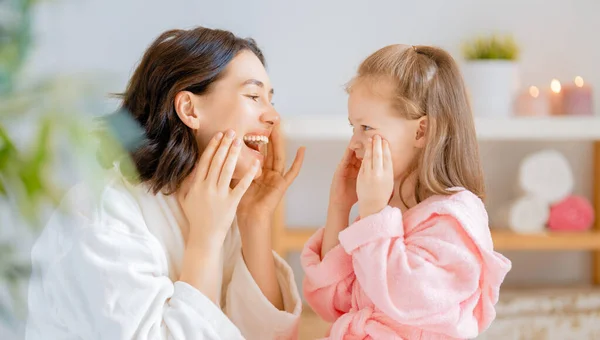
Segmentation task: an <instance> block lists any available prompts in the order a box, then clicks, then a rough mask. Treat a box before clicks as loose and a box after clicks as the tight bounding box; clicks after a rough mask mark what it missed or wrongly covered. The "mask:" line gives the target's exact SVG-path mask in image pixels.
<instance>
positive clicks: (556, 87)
mask: <svg viewBox="0 0 600 340" xmlns="http://www.w3.org/2000/svg"><path fill="white" fill-rule="evenodd" d="M550 88H551V89H552V92H554V93H560V90H561V86H560V81H558V79H552V82H551V83H550Z"/></svg>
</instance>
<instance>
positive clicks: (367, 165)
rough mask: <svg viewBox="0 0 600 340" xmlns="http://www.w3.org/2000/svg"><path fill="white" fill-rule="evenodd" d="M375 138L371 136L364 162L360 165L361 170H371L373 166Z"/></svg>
mask: <svg viewBox="0 0 600 340" xmlns="http://www.w3.org/2000/svg"><path fill="white" fill-rule="evenodd" d="M372 157H373V139H372V138H369V141H368V143H367V147H366V148H365V156H364V157H363V161H362V164H361V165H360V169H361V171H363V172H365V171H369V170H371V169H372V168H373V161H372Z"/></svg>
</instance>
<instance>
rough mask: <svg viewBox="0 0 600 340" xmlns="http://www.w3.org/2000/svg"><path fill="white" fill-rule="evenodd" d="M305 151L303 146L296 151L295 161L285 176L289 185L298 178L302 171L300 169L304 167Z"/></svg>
mask: <svg viewBox="0 0 600 340" xmlns="http://www.w3.org/2000/svg"><path fill="white" fill-rule="evenodd" d="M304 151H305V148H304V147H301V148H299V149H298V151H297V152H296V158H294V163H292V166H291V167H290V169H289V170H288V172H287V173H286V174H285V175H284V176H283V178H285V181H286V183H287V185H288V186H289V185H290V184H292V182H293V181H294V180H295V179H296V177H297V176H298V174H299V173H300V169H301V168H302V163H303V162H304Z"/></svg>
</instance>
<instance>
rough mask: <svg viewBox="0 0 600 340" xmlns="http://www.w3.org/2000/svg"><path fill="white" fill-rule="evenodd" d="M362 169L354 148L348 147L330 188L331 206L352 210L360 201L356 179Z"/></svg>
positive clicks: (340, 209) (342, 209) (337, 208)
mask: <svg viewBox="0 0 600 340" xmlns="http://www.w3.org/2000/svg"><path fill="white" fill-rule="evenodd" d="M359 170H360V160H359V159H358V158H356V154H355V153H354V150H352V149H350V148H346V152H344V157H343V158H342V161H341V162H340V163H339V164H338V166H337V168H336V170H335V173H334V175H333V181H332V183H331V188H330V189H329V206H330V208H332V209H335V210H339V211H344V212H346V211H348V212H349V211H350V209H352V206H353V205H354V203H356V202H357V201H358V196H357V195H356V179H357V178H358V172H359Z"/></svg>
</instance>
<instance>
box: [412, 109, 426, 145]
mask: <svg viewBox="0 0 600 340" xmlns="http://www.w3.org/2000/svg"><path fill="white" fill-rule="evenodd" d="M417 123H418V124H419V125H418V127H417V132H416V135H415V147H416V148H419V149H422V148H424V147H425V144H426V143H427V116H426V115H425V116H423V117H421V118H419V119H418V122H417Z"/></svg>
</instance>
